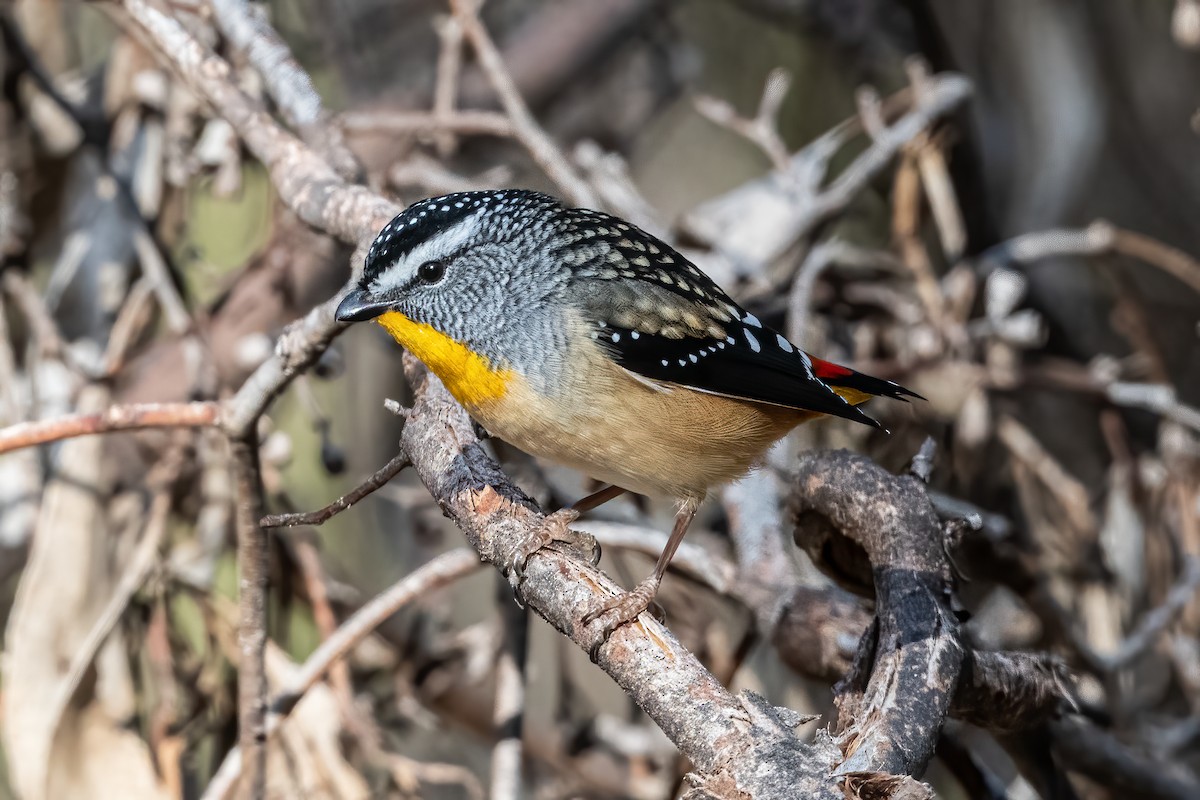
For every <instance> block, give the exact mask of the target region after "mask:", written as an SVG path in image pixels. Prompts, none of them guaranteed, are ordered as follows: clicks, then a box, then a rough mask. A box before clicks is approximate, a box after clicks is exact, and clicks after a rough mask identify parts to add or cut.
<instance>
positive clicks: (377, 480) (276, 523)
mask: <svg viewBox="0 0 1200 800" xmlns="http://www.w3.org/2000/svg"><path fill="white" fill-rule="evenodd" d="M411 463H412V462H411V461H410V460H409V458H408V455H407V454H405V453H399V454H397V455H396V456H395V457H394V458H392V460H391V461H389V462H388V463H386V464H384V465H383V466H382V467H380V468H379V469H378V470H376V472H375V473H374V474H372V475H371V476H370V477H369V478H367V479H366V480H365V481H363V482H362V483H360V484H359V485H358V486H356V487H354V488H353V489H351V490H350V491H349V492H346V493H345V494H344V495H342V496H341V497H339V498H338V499H337V500H334V501H333V502H332V503H330V504H329V505H327V506H325V507H323V508H318V509H317V510H316V511H303V512H298V513H295V514H268V515H267V516H265V517H263V518H262V519H260V520H259V521H258V524H259V525H261V526H262V527H264V528H292V527H295V526H297V525H321V524H323V523H325V522H326V521H328V520H329V519H330V518H331V517H334V516H337V515H338V514H340V513H342V512H343V511H345V510H346V509H347V508H349V507H350V506H352V505H354V504H355V503H357V502H359V501H360V500H362V499H363V498H364V497H366V496H368V495H369V494H371V493H372V492H374V491H375V490H376V489H378V488H379V487H381V486H383V485H384V484H386V483H387V482H388V481H390V480H391V479H392V478H394V477H396V476H397V475H399V474H400V472H401V471H402V470H403V469H404V468H405V467H407V466H409V465H410V464H411Z"/></svg>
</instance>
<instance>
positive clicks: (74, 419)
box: [0, 402, 221, 453]
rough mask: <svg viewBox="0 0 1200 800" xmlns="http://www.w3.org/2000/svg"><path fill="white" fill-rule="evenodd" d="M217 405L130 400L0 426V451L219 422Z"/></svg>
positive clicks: (218, 406)
mask: <svg viewBox="0 0 1200 800" xmlns="http://www.w3.org/2000/svg"><path fill="white" fill-rule="evenodd" d="M220 418H221V406H220V405H219V404H217V403H213V402H197V403H134V404H130V405H122V406H113V407H112V408H109V409H107V410H105V411H102V412H100V413H98V414H74V415H71V416H67V417H59V418H57V419H47V420H39V421H37V422H19V423H17V424H16V425H10V426H8V427H7V428H3V429H0V453H7V452H8V451H10V450H16V449H18V448H21V447H30V446H32V445H36V444H47V443H49V442H57V441H61V440H63V439H70V438H73V437H75V436H88V435H90V434H94V433H111V432H114V431H133V430H139V429H142V428H204V427H208V426H210V425H216V424H218V423H219V422H220Z"/></svg>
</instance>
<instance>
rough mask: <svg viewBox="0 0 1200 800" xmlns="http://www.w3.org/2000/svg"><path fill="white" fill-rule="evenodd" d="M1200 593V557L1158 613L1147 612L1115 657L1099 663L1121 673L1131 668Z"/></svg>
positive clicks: (1190, 561)
mask: <svg viewBox="0 0 1200 800" xmlns="http://www.w3.org/2000/svg"><path fill="white" fill-rule="evenodd" d="M1197 591H1200V558H1195V557H1193V558H1189V559H1188V560H1187V562H1186V563H1185V564H1184V568H1183V572H1182V573H1181V574H1180V576H1179V579H1178V580H1177V581H1176V582H1175V585H1174V586H1172V587H1171V590H1170V591H1169V592H1167V596H1166V599H1164V600H1163V602H1162V604H1161V605H1159V606H1158V607H1156V608H1155V609H1154V610H1152V611H1150V612H1149V613H1147V614H1146V615H1145V616H1143V617H1142V619H1141V620H1140V621H1139V622H1138V624H1137V627H1136V628H1134V630H1133V632H1132V633H1130V634H1129V636H1127V637H1126V638H1125V641H1123V642H1121V646H1120V647H1118V648H1117V650H1116V651H1115V652H1114V653H1112V654H1111V655H1105V654H1103V653H1099V654H1097V658H1098V660H1099V662H1100V663H1101V664H1102V665H1103V666H1105V667H1106V668H1107V669H1109V670H1118V669H1121V668H1122V667H1125V666H1128V665H1129V664H1130V662H1132V661H1133V660H1134V659H1136V658H1137V657H1138V656H1140V655H1141V654H1142V653H1144V652H1146V650H1147V648H1149V647H1150V645H1151V644H1153V642H1154V640H1155V639H1157V638H1158V636H1159V634H1161V633H1162V632H1163V631H1165V630H1166V629H1167V628H1168V627H1170V626H1171V623H1173V622H1174V621H1175V620H1176V619H1178V618H1179V615H1180V614H1182V613H1183V609H1184V608H1186V607H1187V604H1188V603H1190V602H1191V601H1192V598H1194V597H1195V596H1196V592H1197Z"/></svg>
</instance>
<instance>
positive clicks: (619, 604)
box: [583, 575, 663, 661]
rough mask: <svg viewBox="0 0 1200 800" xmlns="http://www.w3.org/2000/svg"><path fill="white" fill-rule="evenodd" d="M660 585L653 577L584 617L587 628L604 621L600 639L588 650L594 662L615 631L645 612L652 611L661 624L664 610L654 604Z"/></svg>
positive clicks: (609, 599)
mask: <svg viewBox="0 0 1200 800" xmlns="http://www.w3.org/2000/svg"><path fill="white" fill-rule="evenodd" d="M660 583H661V581H660V580H659V579H658V578H656V577H655V576H653V575H651V576H650V577H649V578H646V580H644V581H642V582H641V583H639V584H638V585H637V586H635V587H634V588H633V589H631V590H630V591H628V592H623V593H622V594H619V595H617V596H616V597H610V598H608V599H607V600H605V601H604V602H603V603H601V604H600V606H599V607H598V608H595V609H593V610H592V611H589V612H587V613H586V614H584V615H583V624H584V625H585V626H588V625H591V624H592V623H593V622H596V621H597V620H600V619H602V618H603V620H604V624H603V625H601V627H600V630H599V632H598V633H599V635H598V637H597V638H596V640H595V642H594V643H593V644H592V646H591V647H590V648H589V649H588V655H589V656H591V658H592V661H595V660H596V659H597V657H599V655H600V648H601V647H602V646H603V645H604V643H605V642H607V641H608V638H609V637H610V636H612V635H613V631H615V630H616V629H617V628H619V627H621V626H622V625H628V624H629V623H630V622H633V621H634V620H636V619H637V618H638V615H639V614H641V613H642V612H643V611H650V612H651V613H652V614H654V617H655V619H657V620H659V621H660V622H661V621H662V619H663V611H662V608H661V607H660V606H659V605H658V603H655V602H654V597H655V595H657V594H658V587H659V584H660Z"/></svg>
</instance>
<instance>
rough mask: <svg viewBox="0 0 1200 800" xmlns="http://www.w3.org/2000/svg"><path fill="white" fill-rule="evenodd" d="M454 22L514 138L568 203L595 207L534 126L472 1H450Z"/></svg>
mask: <svg viewBox="0 0 1200 800" xmlns="http://www.w3.org/2000/svg"><path fill="white" fill-rule="evenodd" d="M450 8H451V9H452V10H453V12H454V17H455V19H457V20H458V24H459V25H460V26H462V31H463V35H464V36H466V38H467V40H468V41H470V42H471V47H472V49H474V51H475V55H476V56H478V58H479V64H480V66H481V67H482V68H483V71H484V74H485V75H487V79H488V82H489V83H491V85H492V89H494V90H495V92H496V96H497V97H498V98H499V99H500V104H501V105H502V106H503V107H504V111H505V113H507V114H508V117H509V119H510V120H511V121H512V125H513V128H514V135H515V137H516V138H517V140H518V141H519V142H521V144H522V145H524V146H525V148H526V149H527V150H528V151H529V154H530V155H531V156H532V157H533V160H534V161H536V162H537V165H538V166H539V167H541V168H542V170H543V171H544V172H545V173H546V175H547V176H549V178H550V180H552V181H554V183H555V184H557V185H558V187H559V189H561V190H562V192H563V194H565V195H566V196H567V199H569V200H570V201H571V202H572V203H575V204H576V205H580V206H586V207H588V208H595V207H596V206H597V205H598V203H597V200H596V194H595V192H593V191H592V187H591V186H589V185H588V183H587V182H586V181H585V180H583V178H581V177H580V176H579V174H578V173H577V172H576V171H575V168H574V167H573V166H571V162H570V161H568V160H567V158H566V156H565V155H563V153H562V151H560V150H559V148H558V145H557V144H555V143H554V140H553V139H551V138H550V136H549V135H547V133H546V132H545V131H544V130H542V127H541V126H540V125H538V123H537V120H535V119H534V118H533V114H531V113H530V111H529V107H528V106H527V105H526V104H525V99H524V98H523V97H521V92H520V90H518V89H517V84H516V82H515V81H513V78H512V75H510V74H509V72H508V69H507V68H506V67H505V66H504V60H503V59H502V58H501V57H500V51H499V50H497V49H496V45H495V43H494V42H493V41H492V37H491V35H490V34H488V32H487V28H485V27H484V26H483V23H482V22H481V21H480V19H479V14H478V8H477V7H476V0H450Z"/></svg>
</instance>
